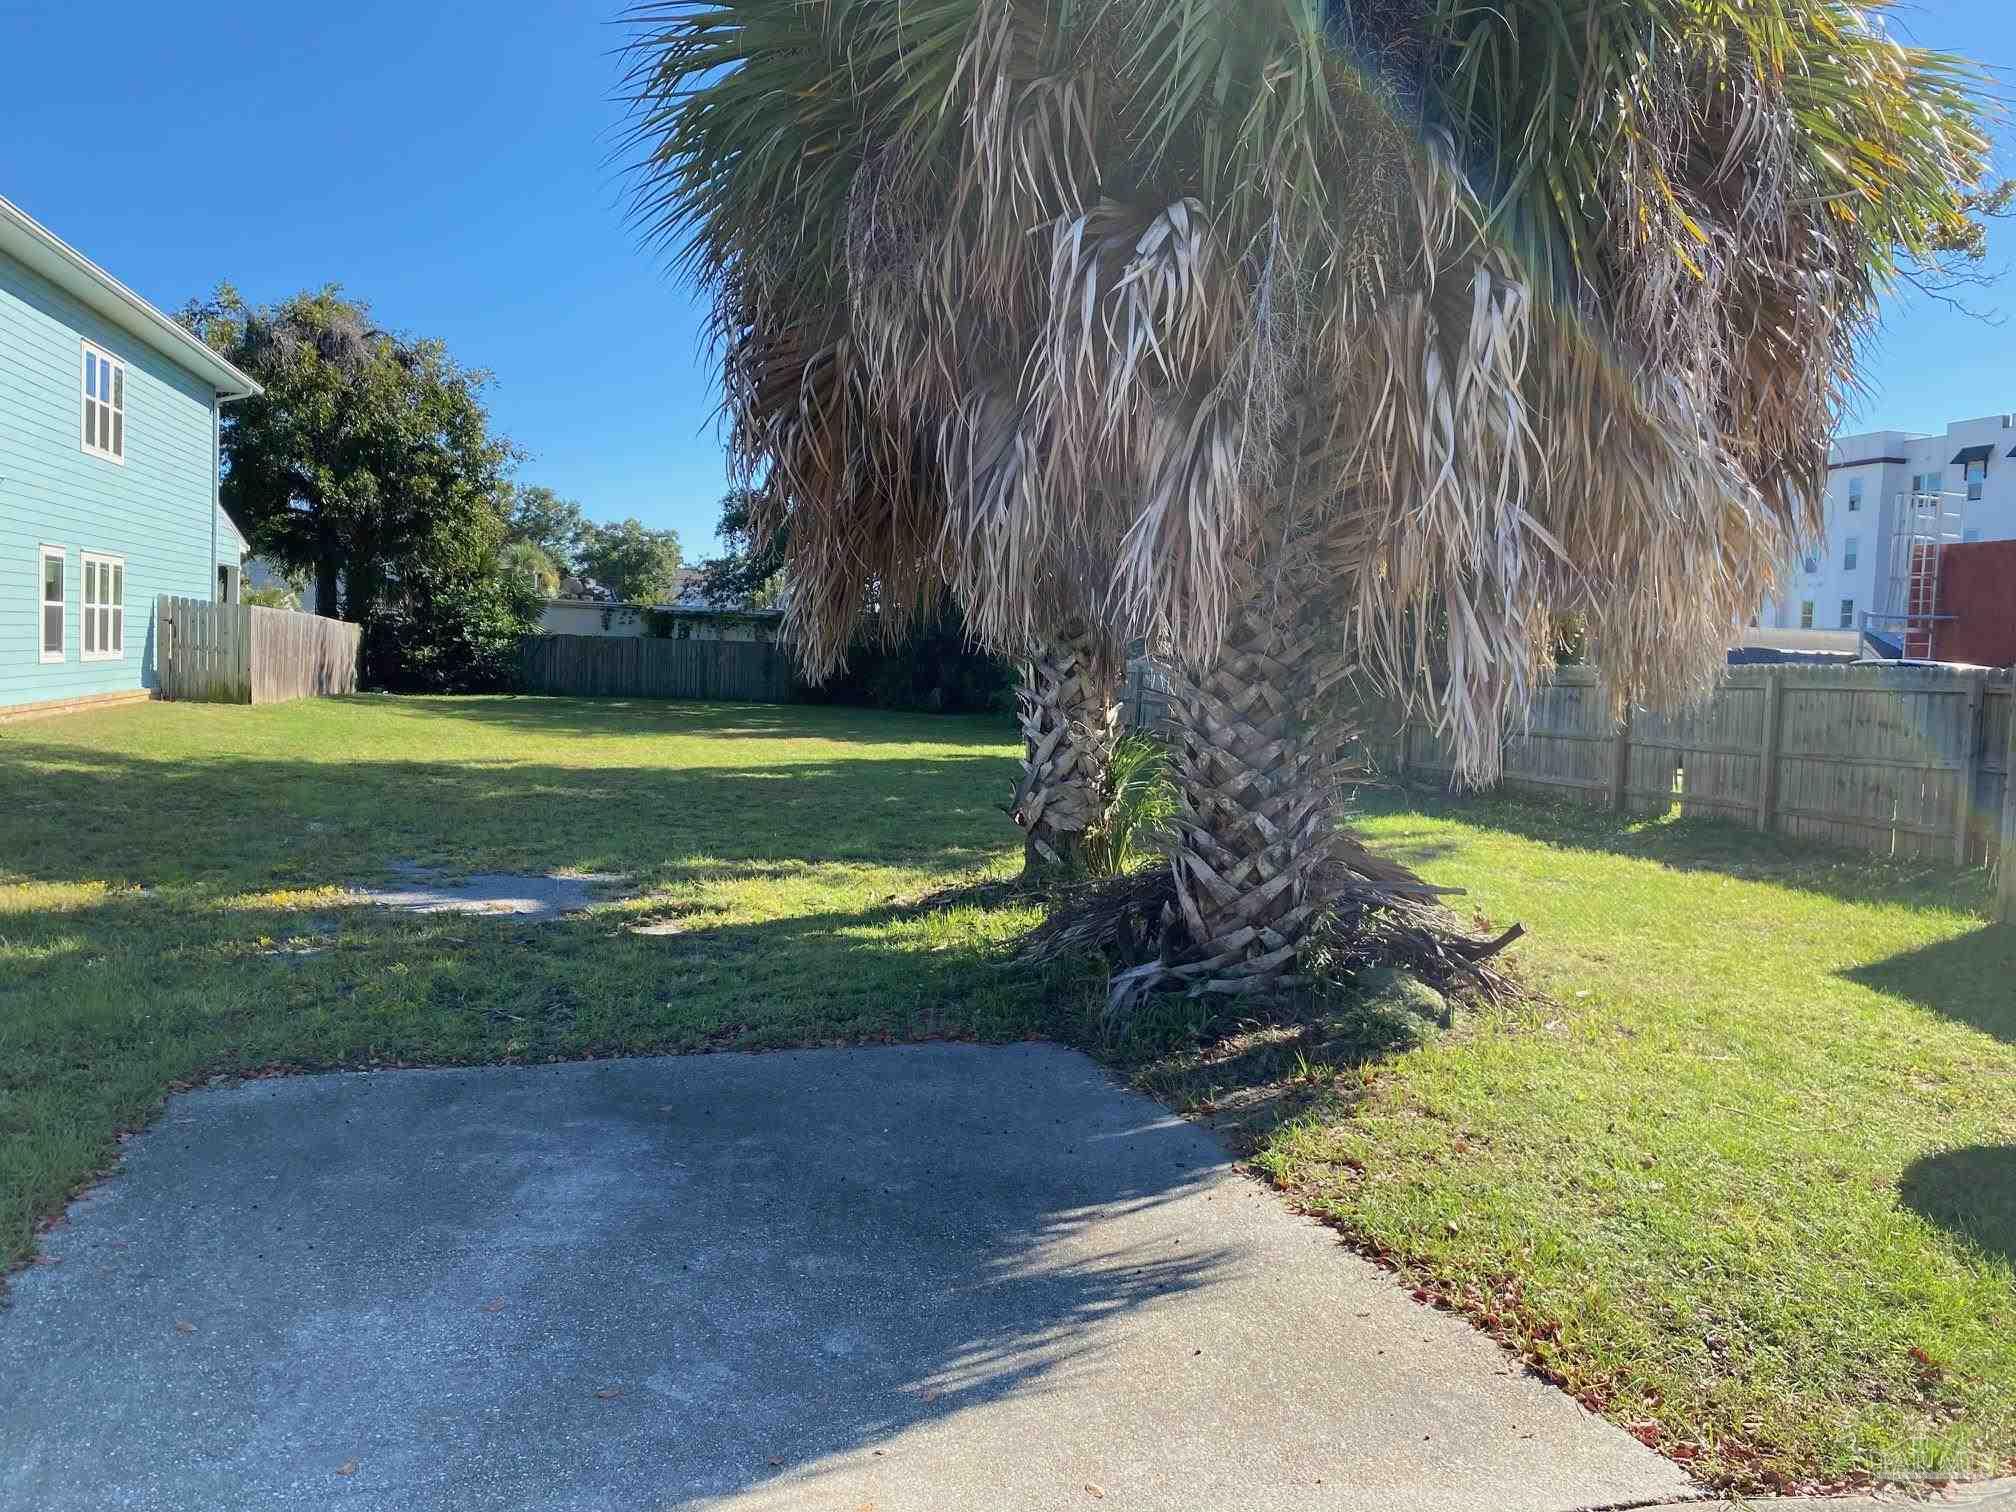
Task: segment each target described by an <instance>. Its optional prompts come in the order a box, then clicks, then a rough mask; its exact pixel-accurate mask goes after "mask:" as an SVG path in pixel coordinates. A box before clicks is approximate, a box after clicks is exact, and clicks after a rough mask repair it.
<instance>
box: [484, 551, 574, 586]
mask: <svg viewBox="0 0 2016 1512" xmlns="http://www.w3.org/2000/svg"><path fill="white" fill-rule="evenodd" d="M497 564H498V567H499V569H500V570H501V571H502V572H503V573H504V574H505V575H506V576H507V577H515V578H520V579H522V580H523V581H524V582H526V583H527V584H529V585H530V586H531V588H532V590H533V592H535V593H537V594H538V595H539V596H540V597H541V598H552V597H553V596H554V595H555V594H557V593H559V591H560V582H561V579H562V578H563V577H565V576H566V574H565V573H564V572H563V571H562V570H561V567H560V563H559V562H557V561H556V560H554V557H553V553H552V552H550V551H548V550H547V549H546V548H545V547H544V546H541V545H540V544H539V543H538V542H537V541H507V542H506V543H505V544H504V546H503V548H502V549H501V550H500V551H499V552H498V556H497Z"/></svg>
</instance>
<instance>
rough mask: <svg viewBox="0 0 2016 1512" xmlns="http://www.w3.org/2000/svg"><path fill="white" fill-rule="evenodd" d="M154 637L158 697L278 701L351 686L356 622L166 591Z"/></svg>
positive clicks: (344, 690) (354, 678) (357, 633)
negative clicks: (187, 596) (179, 596)
mask: <svg viewBox="0 0 2016 1512" xmlns="http://www.w3.org/2000/svg"><path fill="white" fill-rule="evenodd" d="M158 613H159V619H160V623H159V626H158V629H157V631H156V635H155V643H154V644H155V667H156V669H157V672H158V675H159V679H160V691H161V696H162V697H163V698H171V699H185V700H190V701H194V702H200V703H242V704H255V703H256V704H263V703H280V702H283V701H285V700H287V699H290V698H309V697H316V696H326V695H332V694H338V693H355V692H356V691H357V648H358V642H359V640H360V638H361V637H362V634H363V632H362V631H361V630H360V629H359V627H358V626H356V625H346V624H344V623H343V622H342V621H340V620H332V619H324V618H323V617H322V616H320V615H315V614H295V613H292V612H290V611H288V610H285V609H262V608H259V607H257V606H256V605H252V604H216V603H211V602H209V601H207V600H204V599H189V598H174V597H169V596H166V595H164V596H163V597H162V598H161V600H160V604H159V609H158Z"/></svg>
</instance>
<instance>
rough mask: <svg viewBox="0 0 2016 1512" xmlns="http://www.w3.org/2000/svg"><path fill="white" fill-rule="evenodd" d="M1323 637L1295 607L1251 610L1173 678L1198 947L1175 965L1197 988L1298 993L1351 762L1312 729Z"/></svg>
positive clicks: (1183, 883) (1184, 838)
mask: <svg viewBox="0 0 2016 1512" xmlns="http://www.w3.org/2000/svg"><path fill="white" fill-rule="evenodd" d="M1320 640H1321V637H1320V635H1319V633H1318V631H1317V630H1316V628H1315V627H1313V626H1312V625H1311V624H1310V623H1309V622H1308V620H1307V619H1306V617H1302V616H1298V615H1296V614H1295V613H1294V612H1292V610H1289V611H1285V612H1284V611H1283V610H1280V609H1277V608H1273V607H1269V606H1261V607H1253V608H1249V609H1247V610H1246V611H1245V612H1244V613H1243V614H1242V615H1241V616H1240V618H1239V619H1238V621H1237V622H1235V624H1234V625H1233V626H1232V629H1231V633H1230V634H1228V635H1227V637H1226V639H1225V642H1224V646H1223V650H1222V652H1221V653H1220V655H1219V657H1218V658H1217V660H1216V661H1215V662H1212V663H1210V664H1209V665H1207V666H1201V667H1200V666H1191V667H1181V668H1179V669H1178V670H1177V672H1176V674H1175V675H1174V676H1173V677H1172V679H1171V689H1170V695H1171V703H1170V714H1171V716H1172V718H1173V720H1174V721H1175V724H1176V726H1177V730H1178V735H1177V744H1176V751H1175V753H1174V754H1175V761H1174V776H1175V780H1176V788H1177V795H1178V803H1177V814H1176V822H1175V832H1176V833H1175V839H1174V845H1173V847H1172V853H1171V857H1170V860H1171V863H1172V867H1173V870H1174V874H1175V881H1176V902H1177V907H1178V909H1179V911H1180V913H1181V915H1182V923H1183V925H1184V926H1185V927H1186V928H1187V930H1188V932H1189V935H1190V948H1189V949H1187V950H1185V951H1184V952H1182V956H1181V958H1180V959H1177V960H1173V961H1169V962H1167V963H1166V967H1167V970H1168V972H1169V974H1170V975H1171V976H1173V977H1175V978H1177V979H1179V980H1181V981H1184V982H1187V983H1188V984H1189V985H1190V987H1191V988H1192V990H1194V991H1207V992H1227V993H1241V992H1253V991H1259V990H1264V989H1270V988H1274V987H1282V986H1292V985H1296V984H1298V983H1299V982H1300V980H1301V978H1299V977H1298V976H1296V974H1295V970H1294V968H1295V965H1296V956H1297V953H1298V951H1299V950H1300V947H1301V945H1302V942H1303V939H1304V937H1305V936H1306V935H1307V934H1308V932H1309V929H1310V926H1311V925H1312V924H1313V923H1314V922H1315V920H1316V919H1317V918H1318V916H1319V915H1320V914H1321V913H1322V912H1323V911H1324V909H1325V908H1326V907H1327V906H1328V905H1329V902H1330V898H1329V895H1328V892H1329V890H1328V888H1327V887H1326V883H1325V877H1326V868H1325V865H1324V863H1325V862H1326V861H1327V860H1328V858H1329V857H1330V855H1331V852H1332V850H1333V848H1334V847H1335V846H1336V845H1337V844H1338V841H1339V838H1340V837H1339V834H1338V830H1337V826H1336V823H1335V801H1336V800H1335V794H1336V789H1337V783H1338V781H1339V779H1340V778H1341V777H1342V776H1343V775H1344V774H1345V773H1346V772H1347V771H1350V770H1353V769H1354V763H1352V762H1350V761H1348V760H1340V759H1339V750H1340V744H1339V740H1338V738H1337V732H1336V731H1333V730H1332V729H1331V728H1330V723H1329V722H1328V721H1325V720H1323V719H1320V718H1317V719H1314V720H1311V719H1310V715H1311V712H1312V710H1313V709H1314V708H1315V707H1316V705H1317V703H1318V697H1317V695H1318V694H1319V693H1320V691H1321V683H1322V681H1323V679H1322V677H1321V673H1320V668H1321V666H1322V664H1323V662H1324V658H1323V656H1322V655H1321V654H1320V651H1319V643H1320ZM1329 870H1330V871H1334V870H1335V869H1334V868H1331V869H1329Z"/></svg>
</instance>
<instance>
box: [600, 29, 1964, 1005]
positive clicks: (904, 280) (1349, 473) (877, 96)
mask: <svg viewBox="0 0 2016 1512" xmlns="http://www.w3.org/2000/svg"><path fill="white" fill-rule="evenodd" d="M1886 9H1887V3H1886V0H1488V3H1486V0H932V3H929V4H919V3H915V0H909V3H898V0H647V3H645V4H642V5H640V6H638V7H637V8H636V10H635V11H634V12H633V20H634V21H635V23H636V25H637V27H638V33H637V36H636V40H635V44H634V52H633V54H632V56H633V60H634V66H633V71H632V73H631V76H630V78H631V89H630V94H631V99H632V103H633V105H634V109H635V115H634V117H633V121H634V136H633V139H632V140H633V145H634V147H635V149H636V154H637V164H638V168H639V176H638V179H637V199H636V209H637V212H638V214H639V216H640V218H641V220H642V222H643V224H644V226H645V228H646V231H647V233H648V234H649V236H650V237H652V238H653V239H654V240H655V242H656V243H657V244H658V245H660V246H662V247H664V248H666V249H669V250H672V251H674V252H675V253H676V257H677V259H678V260H679V262H680V263H681V265H682V266H683V267H684V268H685V269H686V270H687V271H688V272H689V273H691V274H692V275H693V276H695V277H697V279H698V280H699V281H700V282H701V283H702V284H704V285H705V286H706V287H707V288H708V289H709V290H710V291H711V292H712V294H713V296H714V301H715V303H714V321H713V335H714V337H715V339H716V340H717V342H718V344H719V348H720V351H721V353H722V358H723V375H724V379H725V386H726V410H727V414H728V416H729V418H730V422H731V435H732V444H733V452H734V455H735V456H736V458H737V459H738V461H739V463H740V464H741V467H742V470H743V472H744V475H745V481H746V482H747V483H748V484H749V485H750V486H752V487H754V488H756V489H757V491H758V494H759V503H758V505H757V507H756V509H755V511H754V514H755V520H756V525H757V528H758V529H759V531H762V532H764V533H766V534H774V535H777V536H778V537H779V538H785V539H788V547H789V570H790V573H791V576H792V580H793V582H794V584H795V585H796V590H795V593H794V598H793V603H792V609H791V615H792V621H793V628H794V630H795V631H796V634H797V639H798V644H799V646H800V647H801V651H802V654H803V656H804V659H805V661H806V663H807V670H808V671H810V672H811V673H813V674H814V675H817V674H819V673H820V672H821V671H823V670H825V669H827V668H830V667H831V666H832V665H833V664H834V663H835V662H836V660H837V658H838V656H839V655H840V654H841V650H842V648H844V646H845V644H846V639H847V633H848V631H849V629H850V628H851V626H852V625H853V623H854V620H855V618H856V616H857V614H858V611H859V609H860V608H861V606H862V605H863V604H864V603H865V602H867V601H868V600H869V599H870V598H873V599H874V600H875V601H877V602H879V603H880V604H881V605H882V606H883V607H884V609H885V611H887V610H888V609H889V608H890V607H891V606H893V605H898V604H903V603H919V602H924V601H926V600H928V599H929V597H930V596H931V595H932V594H934V593H935V592H936V591H938V590H939V588H940V587H941V586H946V585H949V586H950V587H951V589H952V590H953V592H954V593H955V594H956V596H957V597H958V599H959V601H960V603H961V605H962V607H963V609H964V612H965V614H966V617H967V621H968V623H969V625H971V626H972V627H973V629H974V631H975V633H976V634H977V635H979V636H980V637H981V638H982V639H983V640H984V641H986V642H987V643H988V644H990V645H992V646H994V647H996V648H1000V649H1019V648H1021V647H1023V646H1026V645H1030V644H1045V643H1049V644H1060V643H1061V641H1060V639H1059V638H1060V636H1063V635H1064V627H1071V626H1075V625H1077V624H1078V623H1079V622H1080V621H1081V620H1084V619H1088V618H1089V619H1090V620H1092V621H1094V622H1096V623H1098V624H1099V625H1100V626H1102V627H1103V632H1104V634H1105V635H1106V636H1107V637H1109V638H1110V639H1111V640H1115V641H1123V640H1126V639H1131V638H1133V637H1137V636H1139V637H1145V638H1147V639H1148V640H1149V641H1151V642H1152V643H1154V644H1156V645H1157V646H1158V647H1161V648H1164V649H1166V651H1167V652H1168V654H1169V655H1170V656H1171V657H1173V658H1174V660H1175V662H1176V664H1177V667H1178V675H1177V677H1176V679H1175V690H1174V691H1175V712H1176V715H1177V717H1178V720H1179V722H1180V724H1181V745H1180V751H1179V756H1178V760H1177V764H1176V765H1177V777H1178V782H1179V787H1180V790H1181V803H1180V808H1179V813H1178V816H1177V822H1176V829H1177V836H1176V840H1175V843H1174V845H1173V848H1172V861H1173V867H1174V876H1175V881H1176V891H1177V896H1178V902H1179V905H1180V907H1179V910H1178V911H1179V912H1180V914H1181V918H1180V920H1178V921H1176V922H1177V923H1178V924H1180V928H1177V929H1174V930H1171V931H1167V932H1165V934H1166V939H1167V944H1166V945H1165V951H1164V957H1163V961H1162V963H1161V969H1163V970H1164V971H1165V973H1166V974H1167V975H1169V976H1173V977H1174V978H1176V979H1178V980H1181V981H1185V982H1187V983H1189V984H1190V985H1191V986H1193V987H1194V988H1197V989H1200V990H1202V989H1215V990H1220V991H1233V992H1236V991H1247V990H1252V989H1254V988H1259V987H1265V986H1269V985H1271V984H1273V983H1276V982H1278V981H1280V980H1281V979H1282V978H1283V977H1284V976H1289V975H1292V974H1293V972H1294V969H1295V962H1296V960H1297V957H1298V951H1299V947H1300V945H1301V942H1302V940H1303V938H1304V936H1305V934H1306V932H1307V930H1308V929H1309V927H1310V926H1311V924H1312V922H1313V921H1314V920H1315V919H1316V918H1317V917H1318V915H1319V914H1320V913H1321V912H1322V911H1323V909H1324V907H1325V905H1326V902H1327V901H1328V899H1329V897H1330V896H1331V895H1332V894H1333V893H1335V892H1336V890H1337V889H1338V888H1339V887H1341V886H1345V885H1348V882H1349V879H1350V877H1351V875H1352V873H1353V869H1354V867H1356V866H1357V861H1356V860H1354V857H1355V856H1356V854H1357V853H1356V852H1355V851H1353V850H1352V849H1351V848H1350V847H1349V846H1348V845H1344V846H1342V847H1341V848H1340V841H1339V838H1338V831H1337V828H1336V825H1335V823H1334V822H1333V812H1332V807H1331V798H1330V794H1331V792H1332V790H1333V780H1334V776H1335V772H1334V767H1335V754H1336V745H1337V741H1338V739H1339V737H1340V736H1341V734H1343V733H1344V732H1343V730H1342V728H1341V727H1340V726H1339V724H1338V722H1337V721H1336V719H1335V718H1334V717H1332V715H1331V714H1330V713H1329V712H1328V711H1330V710H1331V709H1333V708H1335V707H1337V700H1336V699H1335V698H1334V697H1333V696H1332V694H1333V691H1334V688H1335V686H1336V685H1337V684H1338V683H1339V681H1340V679H1344V678H1349V679H1351V681H1352V685H1353V686H1354V687H1355V688H1356V689H1357V690H1358V692H1359V693H1360V694H1361V695H1363V694H1370V695H1376V696H1379V697H1382V698H1385V699H1388V700H1392V701H1397V702H1400V703H1406V704H1413V705H1416V706H1419V707H1425V708H1426V709H1427V710H1428V711H1430V713H1431V715H1432V717H1433V718H1434V719H1435V720H1436V721H1437V722H1438V724H1439V727H1440V729H1441V731H1442V734H1443V735H1444V737H1445V738H1446V740H1447V741H1448V742H1449V744H1450V746H1451V748H1452V749H1453V750H1454V752H1455V753H1456V757H1457V761H1458V764H1459V768H1460V770H1461V772H1462V773H1463V775H1465V776H1466V777H1468V778H1471V779H1475V780H1482V779H1488V778H1489V777H1491V776H1492V775H1493V770H1492V769H1493V765H1494V763H1495V761H1496V760H1497V751H1498V745H1499V742H1498V735H1499V732H1500V730H1501V729H1502V727H1503V726H1504V724H1505V722H1506V721H1507V720H1508V719H1512V718H1516V717H1517V715H1518V713H1519V711H1520V710H1521V708H1522V707H1523V706H1524V704H1525V703H1526V701H1527V700H1528V698H1529V697H1530V695H1531V693H1532V691H1533V689H1534V688H1535V686H1536V682H1537V679H1538V677H1539V674H1540V669H1541V667H1542V665H1543V663H1544V661H1545V657H1546V651H1547V646H1548V642H1549V633H1550V632H1549V627H1550V625H1551V624H1552V623H1553V621H1554V620H1555V618H1556V617H1557V616H1560V615H1566V614H1577V615H1580V616H1582V617H1583V619H1584V620H1585V621H1586V623H1587V625H1588V628H1589V630H1590V632H1591V634H1592V635H1593V636H1594V637H1595V638H1596V639H1597V640H1598V641H1599V643H1600V644H1601V646H1602V648H1603V660H1604V666H1605V671H1606V673H1607V674H1608V677H1609V685H1610V687H1611V689H1612V696H1613V698H1616V699H1618V700H1620V701H1621V700H1622V699H1623V698H1624V696H1625V690H1627V689H1628V690H1630V694H1631V696H1633V697H1637V698H1641V699H1646V700H1653V701H1659V700H1672V699H1679V698H1685V697H1687V696H1688V695H1690V694H1694V693H1698V692H1699V691H1701V690H1703V689H1705V688H1706V687H1707V686H1708V684H1709V682H1710V681H1711V679H1712V678H1713V676H1714V675H1715V672H1716V670H1717V668H1718V667H1719V666H1720V664H1721V661H1722V657H1723V648H1724V645H1725V643H1726V639H1727V631H1728V628H1729V627H1730V626H1731V625H1733V624H1735V623H1736V622H1737V621H1738V619H1739V617H1741V616H1744V615H1747V614H1748V612H1749V611H1750V609H1751V608H1752V607H1753V606H1754V605H1755V604H1756V603H1757V602H1758V601H1759V600H1760V599H1761V598H1762V597H1763V595H1764V593H1765V590H1766V589H1767V587H1768V586H1769V585H1770V582H1771V578H1772V574H1773V571H1774V566H1775V564H1776V563H1777V562H1778V561H1779V560H1781V559H1782V558H1783V557H1784V556H1785V555H1786V554H1787V553H1786V546H1787V543H1788V541H1789V540H1790V539H1792V538H1793V537H1794V536H1795V535H1797V534H1798V533H1799V532H1800V531H1802V530H1808V529H1811V528H1812V527H1813V526H1814V525H1816V524H1817V515H1816V513H1815V512H1816V510H1817V500H1818V497H1819V490H1818V488H1817V487H1816V486H1815V485H1816V484H1817V482H1818V480H1819V479H1820V478H1821V476H1822V474H1823V472H1824V468H1825V465H1826V456H1827V444H1828V439H1829V437H1830V435H1831V434H1832V432H1833V430H1834V424H1835V420H1836V417H1837V416H1838V414H1839V413H1840V411H1841V408H1842V406H1843V403H1844V400H1845V398H1846V397H1847V396H1848V394H1849V393H1850V391H1851V390H1852V387H1853V384H1854V382H1855V374H1856V366H1857V360H1858V354H1859V352H1860V350H1861V348H1862V346H1863V344H1864V342H1865V340H1866V338H1867V337H1868V335H1869V333H1870V332H1871V330H1872V329H1873V327H1874V325H1875V323H1876V318H1877V301H1878V299H1879V297H1880V296H1881V295H1882V293H1883V292H1884V291H1885V290H1886V289H1888V288H1889V287H1891V286H1892V285H1893V284H1894V282H1895V281H1896V280H1897V279H1898V277H1899V276H1900V274H1909V273H1910V271H1911V270H1912V269H1913V268H1914V267H1917V266H1922V265H1923V264H1925V263H1926V262H1928V261H1932V260H1936V259H1937V258H1939V257H1940V256H1941V255H1942V254H1945V253H1947V252H1950V251H1952V250H1953V249H1956V248H1958V249H1961V250H1963V251H1978V245H1979V242H1978V237H1979V233H1978V229H1977V228H1975V227H1974V226H1973V225H1971V224H1970V221H1969V213H1968V212H1969V209H1970V206H1971V205H1972V204H1973V201H1972V200H1971V199H1970V195H1971V194H1972V192H1973V191H1974V190H1975V189H1976V187H1977V185H1978V183H1979V181H1980V178H1981V175H1982V172H1983V165H1984V161H1985V155H1986V152H1987V148H1988V137H1987V135H1986V131H1985V128H1984V119H1983V118H1984V114H1985V107H1984V106H1983V105H1982V103H1981V99H1980V93H1979V89H1980V82H1981V75H1980V74H1979V72H1978V71H1977V70H1975V69H1973V68H1971V67H1970V66H1969V65H1967V64H1965V63H1963V62H1962V61H1960V60H1958V59H1955V58H1952V57H1949V56H1945V55H1941V54H1936V53H1931V52H1927V51H1923V50H1920V49H1916V48H1911V47H1906V46H1900V45H1898V44H1897V43H1895V42H1894V41H1893V40H1892V39H1890V38H1889V37H1888V36H1887V35H1886V33H1885V31H1884V25H1883V23H1884V19H1885V16H1884V13H1885V11H1886ZM884 619H885V625H887V624H895V623H899V622H900V616H899V617H897V618H896V619H894V620H892V619H891V617H890V616H888V615H887V613H886V612H885V616H884Z"/></svg>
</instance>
